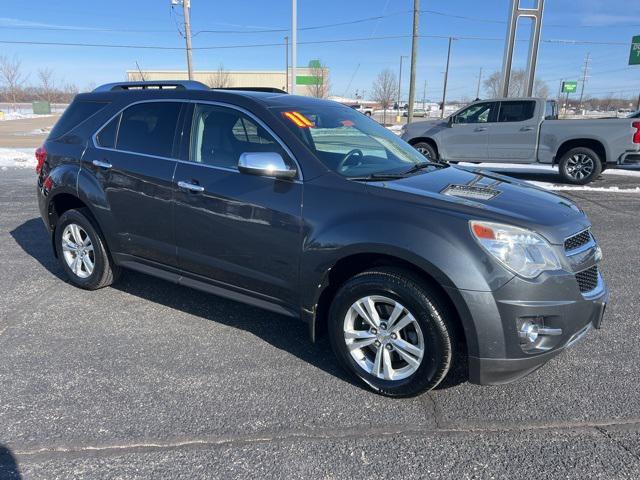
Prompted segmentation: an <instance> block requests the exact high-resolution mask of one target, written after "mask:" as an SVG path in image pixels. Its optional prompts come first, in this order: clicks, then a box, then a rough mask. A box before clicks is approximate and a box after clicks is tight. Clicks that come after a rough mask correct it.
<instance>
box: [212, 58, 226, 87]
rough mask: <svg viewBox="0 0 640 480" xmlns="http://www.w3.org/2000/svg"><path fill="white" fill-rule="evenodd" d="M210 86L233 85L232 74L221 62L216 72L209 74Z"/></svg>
mask: <svg viewBox="0 0 640 480" xmlns="http://www.w3.org/2000/svg"><path fill="white" fill-rule="evenodd" d="M209 86H210V87H211V88H226V87H230V86H231V76H230V75H229V72H227V71H226V70H225V69H224V65H223V64H220V66H219V67H218V70H217V71H216V73H214V74H212V75H209Z"/></svg>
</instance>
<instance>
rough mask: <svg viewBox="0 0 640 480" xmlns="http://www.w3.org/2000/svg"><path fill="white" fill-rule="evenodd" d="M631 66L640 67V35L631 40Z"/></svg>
mask: <svg viewBox="0 0 640 480" xmlns="http://www.w3.org/2000/svg"><path fill="white" fill-rule="evenodd" d="M629 65H640V35H636V36H635V37H633V38H632V39H631V52H629Z"/></svg>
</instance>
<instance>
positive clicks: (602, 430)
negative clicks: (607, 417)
mask: <svg viewBox="0 0 640 480" xmlns="http://www.w3.org/2000/svg"><path fill="white" fill-rule="evenodd" d="M594 429H595V430H596V431H598V432H600V433H601V434H602V435H604V436H605V437H607V438H608V439H609V440H611V441H612V442H613V443H615V444H616V445H618V446H619V447H620V448H622V449H623V450H624V451H625V452H627V453H628V454H629V455H631V456H632V457H633V458H635V459H636V460H637V461H638V462H640V454H638V453H637V452H634V451H633V450H631V449H630V448H629V447H628V446H627V445H625V444H624V442H622V441H621V440H618V439H617V438H615V437H614V436H612V435H611V434H610V433H609V432H608V431H607V429H606V428H605V427H603V426H598V427H594Z"/></svg>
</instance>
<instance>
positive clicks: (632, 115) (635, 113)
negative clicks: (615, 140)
mask: <svg viewBox="0 0 640 480" xmlns="http://www.w3.org/2000/svg"><path fill="white" fill-rule="evenodd" d="M627 118H640V110H638V111H637V112H633V113H631V114H629V115H627Z"/></svg>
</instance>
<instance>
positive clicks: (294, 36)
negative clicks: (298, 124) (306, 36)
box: [291, 0, 298, 95]
mask: <svg viewBox="0 0 640 480" xmlns="http://www.w3.org/2000/svg"><path fill="white" fill-rule="evenodd" d="M297 48H298V0H291V93H292V94H294V95H295V93H296V55H297V53H298V52H297Z"/></svg>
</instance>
